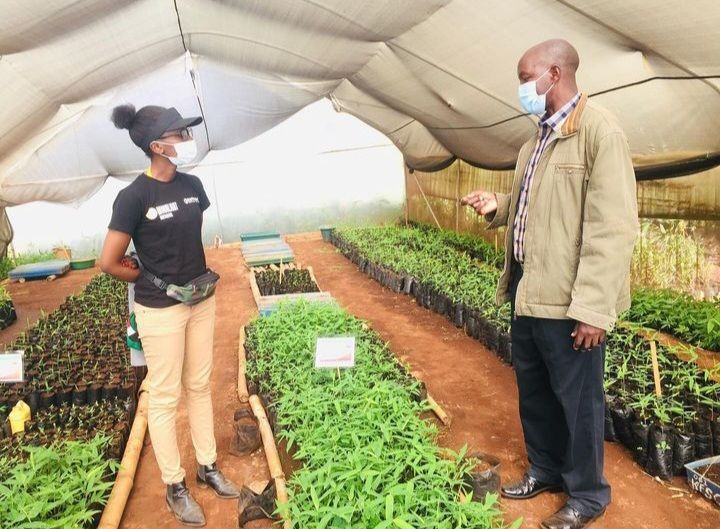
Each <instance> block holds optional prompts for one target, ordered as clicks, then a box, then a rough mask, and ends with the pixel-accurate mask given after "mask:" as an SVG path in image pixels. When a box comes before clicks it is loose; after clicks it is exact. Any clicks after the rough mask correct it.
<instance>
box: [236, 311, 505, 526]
mask: <svg viewBox="0 0 720 529" xmlns="http://www.w3.org/2000/svg"><path fill="white" fill-rule="evenodd" d="M339 335H352V336H355V338H356V366H355V367H354V368H353V369H349V370H343V371H342V372H340V371H334V370H318V369H314V368H313V360H314V350H315V343H316V339H317V338H318V337H319V336H339ZM246 347H247V350H248V376H249V377H250V378H251V379H253V380H255V381H256V383H258V384H259V387H260V389H261V391H262V392H267V393H269V394H270V395H271V399H272V405H271V408H272V409H273V410H274V411H275V412H276V414H277V425H278V433H279V436H280V438H281V439H283V440H285V441H286V443H287V447H288V450H289V451H291V450H293V449H295V450H296V451H295V452H294V453H293V457H294V458H295V459H296V460H299V461H301V463H302V466H301V468H299V469H298V470H295V471H294V472H293V474H292V475H291V477H290V480H289V482H288V489H289V504H287V505H280V506H279V509H280V510H281V511H289V514H290V516H291V518H292V519H293V522H294V523H295V524H296V525H297V526H298V527H314V528H324V527H332V528H337V529H340V528H348V529H350V528H355V527H367V528H371V529H372V528H375V529H382V528H398V529H408V528H420V527H433V528H437V529H451V528H453V529H454V528H463V527H466V528H480V529H482V528H500V527H503V526H504V523H503V521H502V516H501V512H500V511H499V508H498V503H497V497H496V496H495V495H489V496H487V498H486V499H485V501H484V502H470V501H469V497H468V498H466V499H464V500H461V499H460V495H459V493H460V491H465V492H466V493H469V492H470V490H469V488H468V486H467V485H466V484H465V482H464V476H465V475H466V474H467V473H468V472H469V471H470V469H471V467H472V463H471V462H470V461H466V460H465V459H463V456H464V454H465V452H464V450H461V451H460V453H457V454H454V455H453V456H452V458H451V459H445V458H443V457H442V456H441V454H440V449H439V448H438V446H437V445H436V444H435V443H434V439H435V437H436V435H437V430H436V427H435V426H434V425H433V424H432V423H430V422H427V421H425V420H422V419H421V418H420V413H421V412H423V411H424V410H425V409H426V404H425V403H423V402H420V399H419V394H420V392H419V383H418V382H417V381H416V380H414V379H413V378H412V377H409V376H408V375H407V373H406V372H404V370H403V369H402V368H401V367H400V366H399V364H398V363H397V362H396V361H395V360H394V357H393V356H392V353H391V352H390V351H389V350H388V348H387V345H386V344H385V343H384V342H383V341H382V340H381V339H380V338H379V336H378V335H377V334H375V333H374V332H372V331H371V330H369V329H368V327H367V325H366V324H365V323H364V322H362V321H361V320H359V319H356V318H354V317H352V316H350V315H349V314H347V313H346V312H344V311H343V310H342V309H340V308H339V307H337V306H333V305H326V304H318V303H308V302H306V301H296V302H290V303H282V304H281V305H280V307H279V308H278V310H277V311H276V312H275V313H274V314H272V315H271V316H270V317H267V318H261V319H258V320H255V321H254V322H253V323H252V324H251V325H250V327H249V328H248V334H247V341H246ZM291 453H292V452H291Z"/></svg>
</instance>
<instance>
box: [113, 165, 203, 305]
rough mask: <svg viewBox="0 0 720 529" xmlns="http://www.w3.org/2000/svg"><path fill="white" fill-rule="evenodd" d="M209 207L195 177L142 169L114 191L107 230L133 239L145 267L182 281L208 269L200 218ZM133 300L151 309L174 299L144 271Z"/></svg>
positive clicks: (177, 282) (170, 281) (183, 282)
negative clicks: (166, 178)
mask: <svg viewBox="0 0 720 529" xmlns="http://www.w3.org/2000/svg"><path fill="white" fill-rule="evenodd" d="M209 206H210V201H209V200H208V197H207V195H206V194H205V190H204V189H203V186H202V183H201V182H200V179H199V178H198V177H197V176H193V175H189V174H185V173H175V178H173V179H172V181H170V182H161V181H159V180H155V179H154V178H150V177H149V176H147V175H146V174H145V173H143V174H141V175H140V176H138V177H137V178H136V179H135V181H133V183H131V184H130V185H129V186H127V187H126V188H125V189H123V190H122V191H120V193H118V196H117V198H116V199H115V202H114V203H113V212H112V218H111V219H110V225H109V226H108V228H109V229H111V230H116V231H121V232H123V233H127V234H128V235H130V236H131V237H132V240H133V242H134V243H135V251H136V252H137V254H138V257H139V258H140V261H141V262H142V264H143V266H144V267H145V268H146V269H147V270H148V271H150V272H151V273H153V274H154V275H156V276H157V277H159V278H161V279H163V280H165V281H167V282H168V283H173V284H176V285H184V284H185V283H187V282H188V281H190V280H191V279H193V278H195V277H197V276H199V275H201V274H202V273H204V272H205V270H206V268H207V265H206V264H205V251H204V249H203V244H202V221H203V211H205V210H206V209H207V208H208V207H209ZM135 300H136V301H137V302H138V303H140V304H141V305H145V306H146V307H153V308H162V307H169V306H171V305H175V304H177V303H179V301H177V300H175V299H172V298H170V297H168V295H167V294H165V291H164V290H161V289H159V288H158V287H156V286H155V285H154V284H153V283H152V282H150V281H149V280H148V279H147V278H145V277H144V276H143V275H140V277H139V278H138V280H137V283H136V284H135Z"/></svg>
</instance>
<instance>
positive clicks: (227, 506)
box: [120, 248, 269, 529]
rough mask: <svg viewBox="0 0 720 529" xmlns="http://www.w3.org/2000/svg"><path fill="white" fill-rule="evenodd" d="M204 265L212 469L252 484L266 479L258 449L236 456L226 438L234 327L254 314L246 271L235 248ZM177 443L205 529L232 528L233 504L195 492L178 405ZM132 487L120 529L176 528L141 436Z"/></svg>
mask: <svg viewBox="0 0 720 529" xmlns="http://www.w3.org/2000/svg"><path fill="white" fill-rule="evenodd" d="M206 256H207V260H208V266H210V267H211V268H212V269H213V270H215V271H216V272H217V273H218V274H220V277H221V278H222V279H221V280H220V283H219V286H218V289H217V293H216V296H217V312H216V321H215V346H214V369H213V374H212V382H211V385H212V394H213V411H214V415H215V436H216V440H217V445H218V466H219V467H220V468H221V469H222V470H223V471H224V472H225V474H226V475H227V476H228V477H229V478H230V479H232V480H234V481H235V483H237V484H239V485H242V484H243V483H250V482H252V481H255V480H260V479H269V473H268V470H267V463H266V462H265V455H264V453H263V451H262V450H260V451H258V452H256V453H254V454H253V455H251V456H246V457H236V456H232V455H229V454H228V447H229V446H230V441H231V438H232V431H233V425H232V419H233V413H234V411H235V409H236V408H237V407H238V400H237V393H236V388H237V350H238V337H239V331H240V327H241V326H242V325H245V324H246V323H247V322H248V321H249V320H250V319H251V318H252V317H253V316H254V314H256V307H255V302H254V301H253V297H252V293H251V291H250V282H249V280H248V273H249V271H248V269H247V267H246V266H245V264H244V261H243V258H242V254H241V253H240V250H239V249H236V248H219V249H208V250H206ZM177 433H178V444H179V446H180V452H181V454H182V464H183V467H184V468H185V471H186V473H187V477H186V481H187V484H188V487H189V488H190V491H191V493H192V495H193V496H194V497H195V499H196V500H197V501H198V502H199V503H200V504H201V505H202V507H203V510H204V511H205V517H206V518H207V521H208V523H207V526H206V527H208V528H211V529H236V528H237V524H238V517H237V500H221V499H219V498H217V497H216V496H215V495H214V494H213V493H212V492H211V491H210V490H209V489H205V490H201V489H199V488H198V487H197V486H196V481H195V469H196V463H195V456H194V451H193V447H192V440H191V439H190V428H189V426H188V421H187V413H186V408H185V403H184V401H183V402H181V404H180V409H179V410H178V422H177ZM145 442H146V446H145V448H144V450H143V452H142V455H141V459H140V465H139V468H138V472H137V474H136V476H135V487H134V488H133V491H132V494H131V496H130V500H129V502H128V504H127V507H126V509H125V514H124V516H123V520H122V524H121V525H120V527H121V528H122V529H176V528H178V527H180V524H179V523H178V522H177V521H176V520H175V518H174V517H173V516H172V515H171V514H170V513H169V512H168V511H167V508H166V506H165V486H164V485H163V483H162V481H161V480H160V469H159V468H158V466H157V463H156V462H155V455H154V453H153V451H152V445H151V444H150V441H149V435H148V436H146V441H145Z"/></svg>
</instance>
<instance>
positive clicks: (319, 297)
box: [250, 267, 335, 316]
mask: <svg viewBox="0 0 720 529" xmlns="http://www.w3.org/2000/svg"><path fill="white" fill-rule="evenodd" d="M307 270H308V272H310V277H311V278H312V280H313V282H314V283H315V284H316V285H317V280H316V279H315V275H314V274H313V271H312V268H311V267H307ZM250 289H251V290H252V294H253V298H254V299H255V304H256V305H257V308H258V312H259V313H260V315H261V316H268V315H269V314H272V313H273V312H274V311H275V310H276V309H277V307H278V305H279V304H280V303H282V302H283V301H290V300H298V299H304V300H307V301H318V302H321V303H335V298H333V297H332V296H331V295H330V293H328V292H322V291H319V292H305V293H297V294H279V295H275V296H263V295H261V294H260V289H259V288H258V284H257V279H256V278H255V270H252V271H251V273H250ZM318 290H319V288H318Z"/></svg>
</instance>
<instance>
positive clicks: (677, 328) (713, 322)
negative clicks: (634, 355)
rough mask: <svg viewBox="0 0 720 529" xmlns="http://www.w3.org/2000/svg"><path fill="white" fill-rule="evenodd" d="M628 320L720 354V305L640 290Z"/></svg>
mask: <svg viewBox="0 0 720 529" xmlns="http://www.w3.org/2000/svg"><path fill="white" fill-rule="evenodd" d="M627 317H628V318H629V319H630V320H632V321H633V322H635V323H639V324H641V325H645V326H648V327H652V328H654V329H659V330H661V331H666V332H668V333H670V334H672V335H674V336H677V337H678V338H681V339H682V340H685V341H686V342H688V343H690V344H692V345H695V346H697V347H702V348H704V349H709V350H711V351H720V301H699V300H696V299H693V298H692V296H690V295H688V294H683V293H680V292H675V291H672V290H667V289H665V290H653V289H639V290H636V291H635V293H634V294H633V302H632V307H631V308H630V310H629V311H628V313H627Z"/></svg>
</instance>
